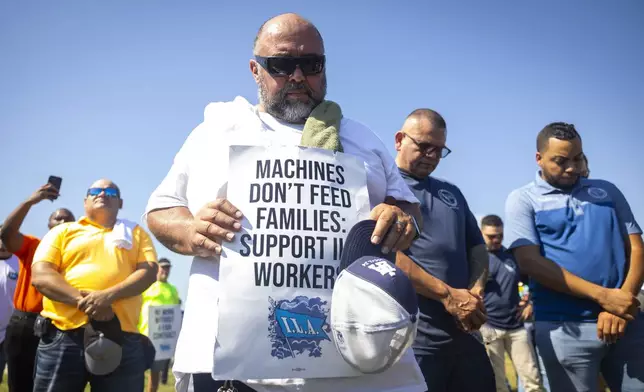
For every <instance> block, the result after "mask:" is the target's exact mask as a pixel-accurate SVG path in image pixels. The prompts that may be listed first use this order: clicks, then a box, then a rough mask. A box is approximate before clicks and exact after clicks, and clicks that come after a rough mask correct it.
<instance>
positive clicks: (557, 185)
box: [541, 170, 580, 190]
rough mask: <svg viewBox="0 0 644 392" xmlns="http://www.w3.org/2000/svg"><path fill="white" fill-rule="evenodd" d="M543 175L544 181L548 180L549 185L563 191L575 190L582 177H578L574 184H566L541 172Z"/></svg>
mask: <svg viewBox="0 0 644 392" xmlns="http://www.w3.org/2000/svg"><path fill="white" fill-rule="evenodd" d="M541 175H542V176H543V179H544V180H546V182H547V183H548V184H550V185H552V186H554V187H555V188H559V189H562V190H570V189H572V188H574V187H575V185H576V184H577V182H578V181H579V177H580V176H577V178H576V179H575V181H574V182H573V183H565V182H563V181H561V180H560V179H559V178H555V177H554V176H551V175H550V174H548V173H547V172H546V171H545V170H541Z"/></svg>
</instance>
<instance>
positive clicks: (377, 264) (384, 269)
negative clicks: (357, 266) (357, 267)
mask: <svg viewBox="0 0 644 392" xmlns="http://www.w3.org/2000/svg"><path fill="white" fill-rule="evenodd" d="M365 264H368V265H366V267H367V268H369V269H372V270H374V271H376V272H378V273H379V274H380V275H382V276H385V275H389V276H396V268H394V267H393V266H392V265H391V264H390V263H389V262H388V261H387V260H369V261H367V262H366V263H365ZM363 266H364V264H363Z"/></svg>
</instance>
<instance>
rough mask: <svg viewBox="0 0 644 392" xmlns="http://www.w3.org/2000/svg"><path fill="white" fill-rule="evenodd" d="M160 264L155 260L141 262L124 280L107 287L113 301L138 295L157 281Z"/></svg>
mask: <svg viewBox="0 0 644 392" xmlns="http://www.w3.org/2000/svg"><path fill="white" fill-rule="evenodd" d="M157 270H158V266H157V264H156V263H153V262H146V263H139V268H138V269H137V270H136V271H134V272H133V273H132V274H130V276H128V277H127V278H125V280H124V281H122V282H120V283H118V284H116V285H114V286H112V287H110V288H109V289H106V290H105V291H107V292H108V293H109V297H110V299H111V300H112V301H116V300H119V299H123V298H129V297H134V296H137V295H139V294H141V293H143V292H144V291H145V290H146V289H147V288H148V287H150V285H151V284H152V283H154V282H155V281H156V276H157Z"/></svg>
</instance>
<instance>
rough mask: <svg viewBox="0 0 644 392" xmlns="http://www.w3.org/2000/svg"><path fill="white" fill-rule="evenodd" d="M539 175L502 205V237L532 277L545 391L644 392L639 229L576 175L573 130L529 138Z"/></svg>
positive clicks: (618, 198)
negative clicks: (601, 387) (602, 391)
mask: <svg viewBox="0 0 644 392" xmlns="http://www.w3.org/2000/svg"><path fill="white" fill-rule="evenodd" d="M536 158H537V164H538V165H539V168H540V170H539V171H538V172H537V176H536V178H535V180H534V181H533V182H531V183H530V184H528V185H526V186H524V187H522V188H519V189H517V190H515V191H513V192H512V193H511V194H510V195H509V196H508V200H507V202H506V214H505V215H506V230H505V232H506V236H507V240H508V243H510V244H511V245H510V248H511V249H513V252H514V255H515V257H516V259H517V261H518V262H519V265H520V267H521V270H522V271H523V272H525V273H527V274H529V275H530V276H531V278H532V282H533V284H532V286H533V287H532V288H531V292H532V293H533V294H534V297H533V303H534V311H535V320H536V343H537V347H538V351H539V355H540V356H541V357H542V359H543V363H544V365H545V368H546V373H547V375H548V381H549V383H550V389H551V391H552V392H559V391H562V392H568V391H597V390H598V374H599V372H600V371H601V373H602V374H603V376H604V378H605V380H606V382H607V384H608V386H609V388H610V389H611V390H613V391H644V314H643V313H641V312H640V311H639V309H638V305H639V301H638V300H637V298H636V295H637V293H638V292H639V290H640V287H641V286H642V279H643V277H644V244H643V243H642V237H641V234H642V230H641V229H640V227H639V226H638V224H637V222H636V221H635V218H634V217H633V214H632V212H631V209H630V207H629V205H628V203H627V201H626V199H625V198H624V196H623V195H622V193H621V192H620V191H619V189H617V187H616V186H615V185H613V184H612V183H610V182H608V181H604V180H598V179H588V178H584V177H583V176H581V171H582V170H583V168H584V166H585V163H584V155H583V150H582V143H581V138H580V136H579V134H578V133H577V131H576V130H575V127H574V126H573V125H571V124H566V123H552V124H549V125H547V126H546V127H545V128H544V129H543V130H542V131H541V132H540V133H539V135H538V137H537V154H536Z"/></svg>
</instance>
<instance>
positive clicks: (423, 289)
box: [396, 252, 449, 302]
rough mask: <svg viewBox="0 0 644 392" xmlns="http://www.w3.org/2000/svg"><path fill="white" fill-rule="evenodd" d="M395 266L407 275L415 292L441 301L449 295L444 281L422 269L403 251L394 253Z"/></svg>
mask: <svg viewBox="0 0 644 392" xmlns="http://www.w3.org/2000/svg"><path fill="white" fill-rule="evenodd" d="M396 266H398V268H400V269H401V270H402V271H403V272H404V273H405V275H407V276H408V277H409V279H410V280H411V282H412V284H413V286H414V288H415V289H416V292H417V293H418V294H420V295H422V296H423V297H426V298H430V299H433V300H436V301H439V302H442V301H443V300H444V299H445V298H447V296H448V295H449V286H448V285H447V284H446V283H444V282H443V281H441V280H440V279H438V278H435V277H434V276H432V275H431V274H430V273H428V272H427V271H425V270H424V269H422V268H421V267H420V266H418V265H417V264H416V263H414V261H413V260H412V259H411V258H409V256H407V255H405V254H404V253H402V252H397V253H396Z"/></svg>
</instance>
